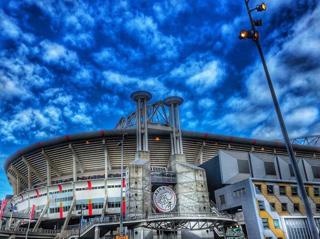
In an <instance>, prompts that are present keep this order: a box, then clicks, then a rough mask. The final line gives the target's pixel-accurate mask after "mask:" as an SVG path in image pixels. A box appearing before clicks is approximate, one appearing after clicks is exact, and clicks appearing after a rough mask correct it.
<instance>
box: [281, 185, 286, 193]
mask: <svg viewBox="0 0 320 239" xmlns="http://www.w3.org/2000/svg"><path fill="white" fill-rule="evenodd" d="M279 192H280V195H286V186H280V187H279Z"/></svg>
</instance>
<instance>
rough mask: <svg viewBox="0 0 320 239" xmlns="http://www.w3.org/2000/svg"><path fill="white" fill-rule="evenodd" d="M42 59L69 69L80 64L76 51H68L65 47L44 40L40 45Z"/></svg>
mask: <svg viewBox="0 0 320 239" xmlns="http://www.w3.org/2000/svg"><path fill="white" fill-rule="evenodd" d="M40 46H41V53H40V54H41V55H42V59H43V60H44V61H45V62H47V63H49V64H55V65H60V66H65V67H69V66H71V65H73V66H74V65H77V64H78V56H77V53H75V52H74V51H71V50H68V49H66V48H65V47H64V46H63V45H60V44H58V43H55V42H51V41H48V40H44V41H42V42H41V43H40Z"/></svg>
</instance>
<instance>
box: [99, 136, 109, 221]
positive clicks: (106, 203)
mask: <svg viewBox="0 0 320 239" xmlns="http://www.w3.org/2000/svg"><path fill="white" fill-rule="evenodd" d="M102 144H103V152H104V202H103V208H102V212H101V216H104V214H105V212H106V208H107V206H108V170H109V162H108V149H107V142H106V140H105V139H103V140H102Z"/></svg>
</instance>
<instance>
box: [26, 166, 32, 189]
mask: <svg viewBox="0 0 320 239" xmlns="http://www.w3.org/2000/svg"><path fill="white" fill-rule="evenodd" d="M27 170H28V189H31V185H32V183H31V180H32V178H31V169H30V166H29V165H27Z"/></svg>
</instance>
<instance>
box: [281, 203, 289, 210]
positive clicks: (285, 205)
mask: <svg viewBox="0 0 320 239" xmlns="http://www.w3.org/2000/svg"><path fill="white" fill-rule="evenodd" d="M281 210H282V211H283V212H286V211H287V210H288V206H287V204H286V203H281Z"/></svg>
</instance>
